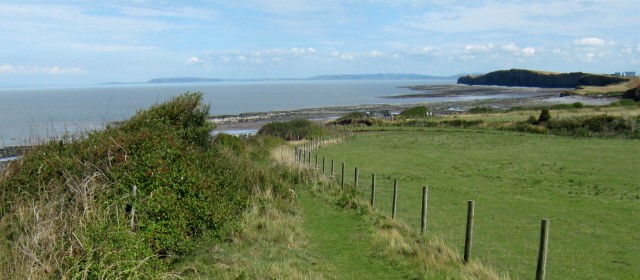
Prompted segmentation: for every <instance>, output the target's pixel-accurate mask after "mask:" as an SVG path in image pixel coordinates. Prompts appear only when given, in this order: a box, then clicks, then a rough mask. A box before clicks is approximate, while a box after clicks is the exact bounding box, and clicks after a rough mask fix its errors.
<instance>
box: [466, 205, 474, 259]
mask: <svg viewBox="0 0 640 280" xmlns="http://www.w3.org/2000/svg"><path fill="white" fill-rule="evenodd" d="M467 205H468V206H467V235H466V237H465V238H464V263H469V259H470V258H471V246H472V245H473V214H474V206H475V202H474V201H473V200H469V202H467Z"/></svg>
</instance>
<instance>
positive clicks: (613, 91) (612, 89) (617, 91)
mask: <svg viewBox="0 0 640 280" xmlns="http://www.w3.org/2000/svg"><path fill="white" fill-rule="evenodd" d="M638 86H640V78H638V77H634V78H630V79H629V81H627V82H623V83H619V84H613V85H609V86H603V87H594V86H584V87H579V88H578V89H576V90H575V91H573V93H575V94H579V95H586V96H603V95H604V96H606V95H612V96H620V95H622V94H623V93H624V92H625V91H627V90H629V89H632V88H636V87H638Z"/></svg>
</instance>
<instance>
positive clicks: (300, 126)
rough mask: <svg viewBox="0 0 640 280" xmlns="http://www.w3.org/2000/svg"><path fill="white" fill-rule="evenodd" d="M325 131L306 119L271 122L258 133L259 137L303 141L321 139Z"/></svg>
mask: <svg viewBox="0 0 640 280" xmlns="http://www.w3.org/2000/svg"><path fill="white" fill-rule="evenodd" d="M323 134H324V131H323V129H322V127H320V125H318V124H317V123H314V122H311V121H309V120H306V119H295V120H291V121H286V122H271V123H268V124H266V125H264V126H263V127H262V128H260V130H259V131H258V135H270V136H274V137H280V138H282V139H284V140H288V141H290V140H302V139H311V138H314V137H320V136H322V135H323Z"/></svg>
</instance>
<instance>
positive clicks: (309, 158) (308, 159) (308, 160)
mask: <svg viewBox="0 0 640 280" xmlns="http://www.w3.org/2000/svg"><path fill="white" fill-rule="evenodd" d="M307 164H308V165H309V166H311V150H309V157H307Z"/></svg>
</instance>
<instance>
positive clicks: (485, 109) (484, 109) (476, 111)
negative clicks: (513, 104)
mask: <svg viewBox="0 0 640 280" xmlns="http://www.w3.org/2000/svg"><path fill="white" fill-rule="evenodd" d="M497 111H498V110H496V109H494V108H491V107H484V106H482V107H473V108H471V109H469V113H472V114H489V113H495V112H497Z"/></svg>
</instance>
